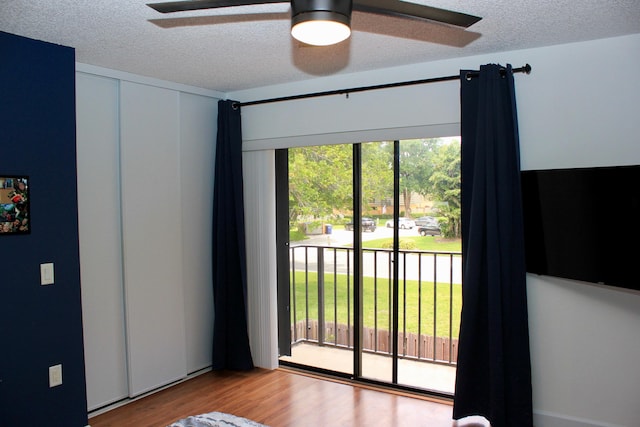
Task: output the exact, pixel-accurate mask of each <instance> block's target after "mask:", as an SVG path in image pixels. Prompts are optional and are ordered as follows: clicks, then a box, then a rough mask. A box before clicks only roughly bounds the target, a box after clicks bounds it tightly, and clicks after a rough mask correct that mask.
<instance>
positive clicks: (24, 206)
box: [0, 174, 31, 236]
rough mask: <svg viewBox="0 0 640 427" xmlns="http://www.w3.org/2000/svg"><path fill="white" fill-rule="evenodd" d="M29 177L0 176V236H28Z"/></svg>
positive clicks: (29, 229) (29, 224)
mask: <svg viewBox="0 0 640 427" xmlns="http://www.w3.org/2000/svg"><path fill="white" fill-rule="evenodd" d="M29 221H30V218H29V177H28V176H19V175H3V174H0V236H5V235H10V234H29V233H30V232H31V223H30V222H29Z"/></svg>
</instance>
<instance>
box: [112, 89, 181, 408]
mask: <svg viewBox="0 0 640 427" xmlns="http://www.w3.org/2000/svg"><path fill="white" fill-rule="evenodd" d="M120 89H121V90H120V104H121V112H120V120H121V147H120V158H121V188H122V226H123V254H124V288H125V312H126V330H127V357H128V366H129V395H130V396H132V397H133V396H137V395H139V394H142V393H144V392H147V391H150V390H153V389H155V388H157V387H160V386H162V385H165V384H168V383H171V382H173V381H175V380H178V379H180V378H183V377H185V376H186V375H187V368H186V365H187V363H186V350H185V348H186V339H185V316H184V296H183V286H182V238H181V235H182V234H181V227H182V208H181V205H180V204H181V197H180V147H179V138H180V119H179V116H180V113H179V109H180V105H179V104H180V103H179V93H178V92H176V91H172V90H167V89H161V88H157V87H153V86H146V85H142V84H137V83H130V82H122V83H121V86H120Z"/></svg>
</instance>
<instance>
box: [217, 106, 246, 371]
mask: <svg viewBox="0 0 640 427" xmlns="http://www.w3.org/2000/svg"><path fill="white" fill-rule="evenodd" d="M233 104H234V102H233V101H219V102H218V139H217V143H216V162H215V181H214V189H213V250H212V258H213V298H214V317H215V319H214V327H213V365H212V366H213V369H232V370H248V369H251V368H253V360H252V359H251V349H250V347H249V335H248V332H247V308H246V307H247V304H246V302H247V267H246V249H245V240H244V199H243V195H242V131H241V128H240V125H241V120H240V107H235V108H234V106H233Z"/></svg>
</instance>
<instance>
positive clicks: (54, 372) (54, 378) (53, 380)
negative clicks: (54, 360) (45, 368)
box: [49, 365, 62, 387]
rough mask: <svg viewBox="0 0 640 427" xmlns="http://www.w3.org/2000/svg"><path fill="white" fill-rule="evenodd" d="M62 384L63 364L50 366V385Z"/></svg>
mask: <svg viewBox="0 0 640 427" xmlns="http://www.w3.org/2000/svg"><path fill="white" fill-rule="evenodd" d="M59 385H62V365H55V366H49V387H56V386H59Z"/></svg>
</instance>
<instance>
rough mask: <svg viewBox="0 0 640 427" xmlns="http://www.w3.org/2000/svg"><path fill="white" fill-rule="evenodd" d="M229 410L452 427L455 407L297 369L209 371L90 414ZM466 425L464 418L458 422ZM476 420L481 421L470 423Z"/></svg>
mask: <svg viewBox="0 0 640 427" xmlns="http://www.w3.org/2000/svg"><path fill="white" fill-rule="evenodd" d="M213 411H219V412H227V413H231V414H234V415H237V416H241V417H245V418H249V419H252V420H254V421H257V422H259V423H262V424H266V425H268V426H271V427H298V426H304V427H316V426H318V427H320V426H322V427H334V426H345V427H346V426H385V427H391V426H402V427H406V426H428V427H441V426H442V427H451V426H452V425H453V426H455V425H458V424H455V423H453V422H452V421H451V411H452V407H451V405H450V403H449V402H447V401H441V402H436V401H430V400H427V399H423V398H416V397H413V396H411V395H402V394H400V393H389V392H385V391H380V390H374V389H372V388H369V387H361V386H354V385H351V384H347V383H344V382H338V381H333V380H327V379H322V378H317V377H313V376H310V375H304V374H300V373H296V372H291V371H287V370H284V369H277V370H274V371H269V370H264V369H255V370H253V371H250V372H208V373H205V374H202V375H200V376H198V377H195V378H193V379H190V380H188V381H185V382H182V383H179V384H177V385H175V386H173V387H170V388H168V389H165V390H163V391H160V392H158V393H155V394H152V395H150V396H147V397H145V398H143V399H140V400H137V401H134V402H132V403H129V404H127V405H124V406H121V407H119V408H116V409H113V410H111V411H109V412H106V413H104V414H101V415H97V416H95V417H92V418H90V419H89V424H90V425H91V427H116V426H117V427H123V426H135V427H145V426H149V427H151V426H153V427H163V426H167V425H169V424H171V423H172V422H174V421H176V420H179V419H181V418H186V417H188V416H189V415H197V414H203V413H207V412H213ZM460 425H462V424H460ZM467 425H469V426H471V425H478V424H467Z"/></svg>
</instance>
